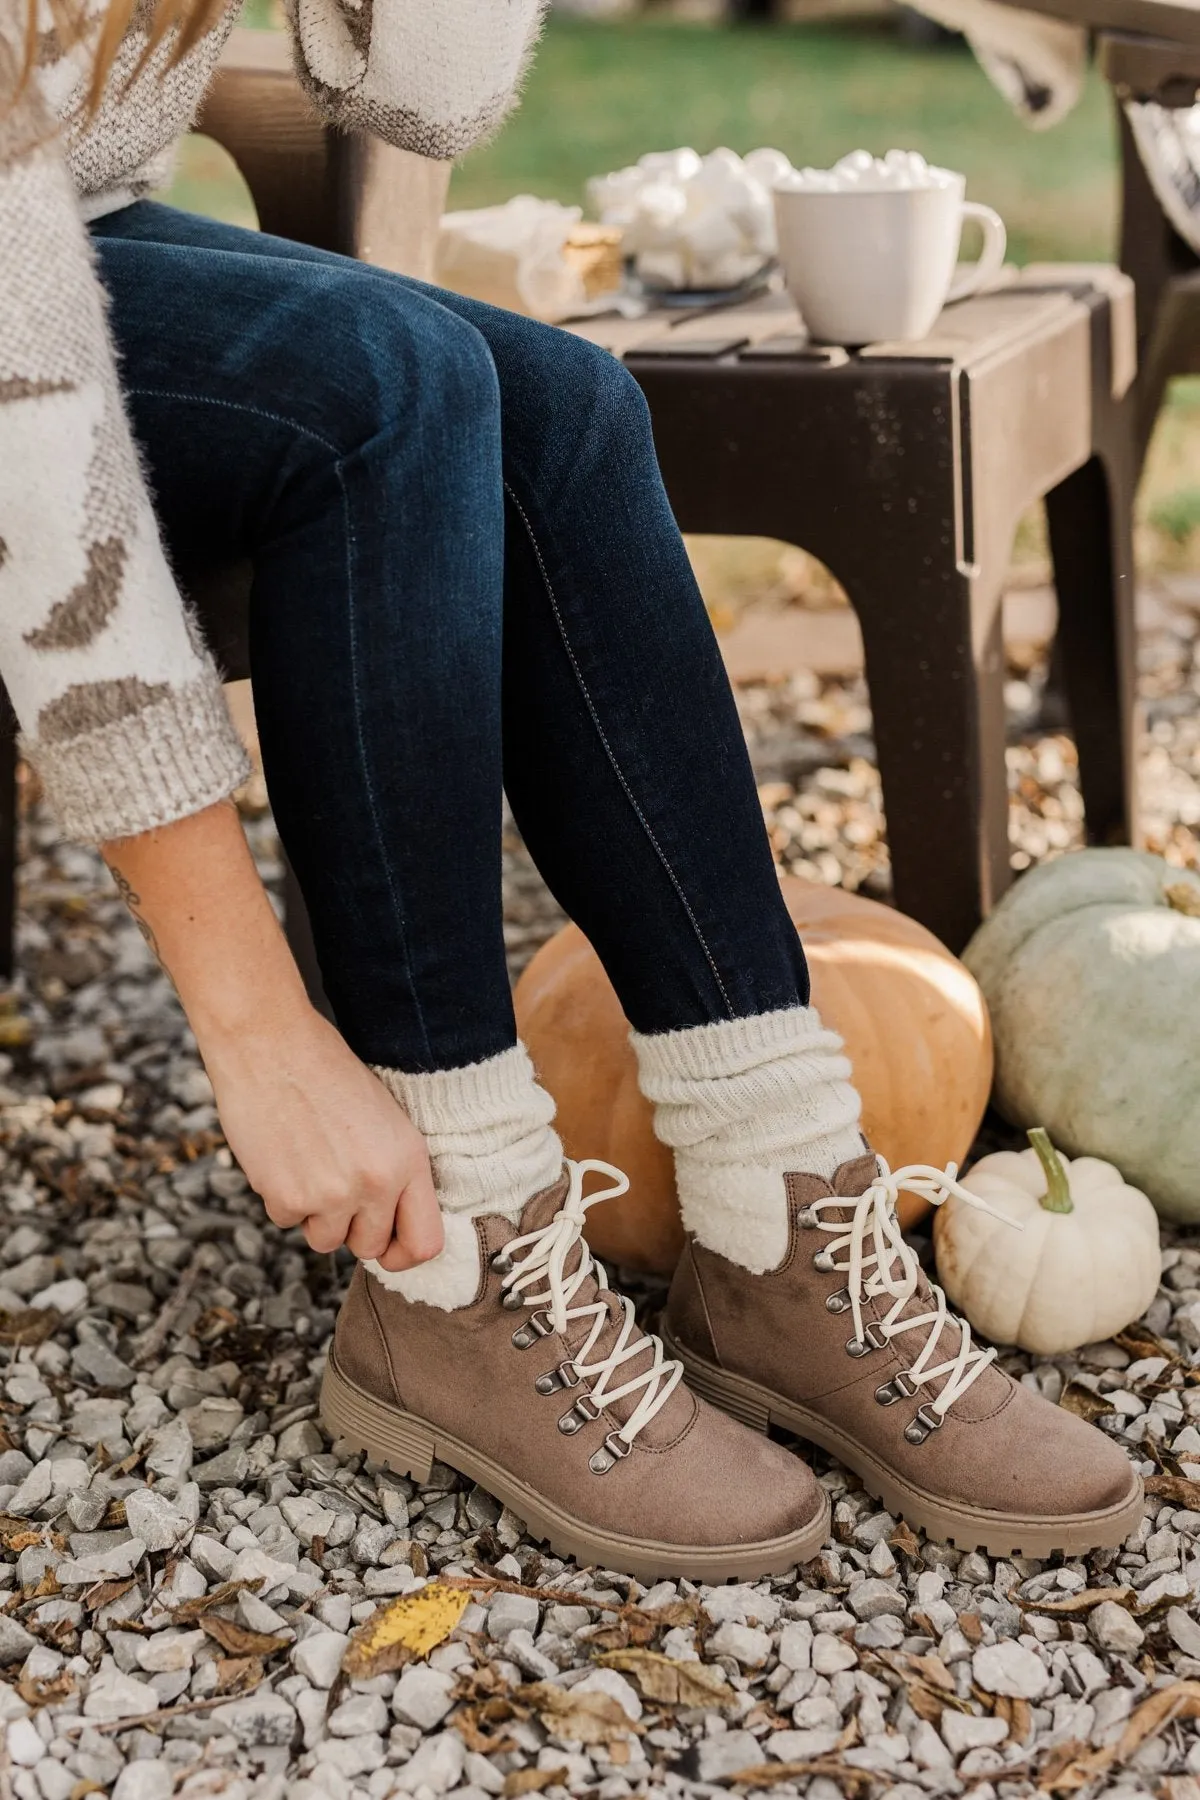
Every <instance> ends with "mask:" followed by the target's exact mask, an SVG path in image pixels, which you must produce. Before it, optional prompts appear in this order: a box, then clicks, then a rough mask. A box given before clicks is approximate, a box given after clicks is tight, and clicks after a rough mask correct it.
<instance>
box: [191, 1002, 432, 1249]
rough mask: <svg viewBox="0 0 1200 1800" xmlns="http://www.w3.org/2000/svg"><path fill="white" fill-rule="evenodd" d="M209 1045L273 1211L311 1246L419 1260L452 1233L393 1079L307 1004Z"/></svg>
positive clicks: (223, 1109)
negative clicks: (446, 1229)
mask: <svg viewBox="0 0 1200 1800" xmlns="http://www.w3.org/2000/svg"><path fill="white" fill-rule="evenodd" d="M200 1048H201V1053H202V1055H203V1057H204V1064H205V1067H206V1068H207V1070H208V1073H209V1078H210V1079H211V1081H212V1084H213V1090H214V1092H215V1094H216V1097H217V1111H218V1112H219V1113H220V1115H221V1124H222V1126H223V1127H224V1131H225V1136H226V1138H227V1139H228V1140H229V1147H230V1149H231V1150H232V1151H233V1153H234V1155H235V1156H236V1157H237V1159H238V1162H239V1163H240V1164H241V1166H242V1168H243V1169H244V1170H245V1173H246V1179H247V1180H248V1181H249V1183H250V1185H251V1187H253V1188H254V1189H255V1191H256V1192H257V1193H258V1194H260V1195H261V1196H262V1201H263V1205H264V1206H265V1207H266V1209H267V1216H268V1217H269V1218H271V1219H273V1220H274V1222H275V1224H276V1225H280V1226H282V1227H283V1228H284V1229H287V1228H288V1227H289V1226H293V1225H299V1226H301V1227H302V1229H303V1231H304V1235H305V1237H306V1238H307V1240H308V1243H309V1246H310V1247H311V1248H312V1249H313V1250H317V1251H331V1250H336V1249H337V1248H338V1246H339V1245H341V1244H345V1245H346V1246H347V1248H348V1249H350V1250H352V1251H353V1252H354V1254H355V1256H358V1257H361V1258H363V1259H364V1260H366V1259H369V1258H374V1259H375V1260H377V1261H378V1262H379V1264H380V1266H381V1267H382V1268H385V1269H391V1270H399V1269H410V1268H412V1267H413V1266H414V1265H415V1264H416V1263H421V1262H426V1261H428V1259H429V1258H430V1257H431V1256H436V1255H437V1254H438V1252H439V1251H440V1250H441V1248H442V1244H443V1241H444V1237H443V1232H442V1220H441V1214H440V1212H439V1211H438V1204H437V1200H436V1198H435V1195H434V1191H433V1177H432V1175H431V1174H430V1169H429V1157H428V1154H427V1153H426V1149H425V1140H424V1138H423V1137H422V1136H421V1134H420V1132H419V1131H418V1130H417V1128H416V1126H415V1125H413V1124H412V1123H411V1122H410V1121H409V1119H408V1118H407V1117H406V1115H405V1114H404V1113H403V1112H402V1111H401V1109H400V1107H399V1106H398V1105H397V1104H396V1102H395V1100H393V1098H392V1096H391V1095H390V1094H389V1093H388V1091H387V1089H386V1088H385V1087H384V1086H383V1084H382V1082H380V1081H379V1080H377V1079H376V1077H375V1076H374V1075H372V1074H371V1072H370V1070H369V1069H367V1068H365V1067H364V1065H363V1064H362V1063H360V1062H359V1060H358V1058H357V1057H356V1056H354V1055H353V1054H352V1052H351V1051H350V1050H349V1049H348V1048H347V1046H346V1044H345V1043H344V1042H343V1040H342V1038H341V1037H339V1035H338V1033H337V1032H336V1031H335V1030H334V1028H333V1026H332V1025H330V1024H329V1023H328V1022H327V1021H326V1020H325V1019H323V1018H322V1017H321V1015H320V1014H319V1013H317V1012H315V1011H314V1010H313V1009H312V1007H310V1006H308V1005H307V1002H305V1003H304V1010H303V1012H302V1013H301V1015H300V1016H299V1017H298V1018H293V1019H289V1020H288V1021H287V1023H286V1024H284V1022H283V1021H281V1022H280V1024H279V1025H278V1027H272V1026H268V1028H267V1030H266V1031H265V1032H264V1033H262V1034H255V1035H253V1036H250V1035H248V1034H246V1033H245V1032H242V1033H239V1034H238V1035H237V1037H236V1038H232V1039H226V1038H224V1037H222V1036H220V1035H218V1036H216V1037H214V1036H212V1035H211V1034H210V1035H209V1036H208V1039H207V1041H206V1042H202V1043H201V1046H200Z"/></svg>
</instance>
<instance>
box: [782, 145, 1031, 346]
mask: <svg viewBox="0 0 1200 1800" xmlns="http://www.w3.org/2000/svg"><path fill="white" fill-rule="evenodd" d="M936 174H937V177H938V179H937V180H936V181H931V182H930V183H929V184H928V185H921V186H912V187H890V188H885V187H879V188H871V187H848V188H841V189H836V190H829V189H819V188H801V187H787V186H782V187H777V188H776V189H775V219H776V224H777V227H778V231H779V259H780V262H781V263H782V265H783V273H784V279H785V280H786V282H787V285H788V289H789V292H790V293H791V295H792V298H793V299H794V300H795V302H796V304H797V306H798V307H799V308H800V312H801V314H802V316H803V319H804V323H805V324H806V325H807V327H808V330H809V333H810V335H811V336H812V337H814V338H816V339H818V340H819V341H820V342H822V343H833V344H876V343H884V342H895V341H904V340H908V341H912V340H913V339H916V338H923V337H927V336H928V334H929V332H930V330H931V329H932V327H933V324H934V322H935V320H936V319H937V316H938V314H939V313H940V312H941V310H942V308H943V306H945V305H946V303H947V302H948V301H950V300H965V299H966V297H967V295H968V294H974V293H977V292H978V291H979V290H980V289H981V288H983V287H986V286H987V284H988V283H989V282H991V281H994V280H995V278H996V276H997V275H998V274H999V272H1000V269H1001V267H1002V265H1003V263H1004V251H1005V246H1006V243H1007V238H1006V234H1005V230H1004V221H1003V220H1002V219H1001V217H1000V215H999V213H995V212H993V211H992V209H991V207H990V206H980V205H978V203H977V202H975V201H973V200H966V199H964V197H963V192H964V189H965V187H966V181H965V179H964V177H963V176H962V175H956V174H952V173H951V172H949V171H947V170H938V171H936ZM964 219H977V220H978V221H979V224H980V225H981V226H982V227H983V250H982V253H981V255H980V258H979V261H978V262H977V263H975V264H974V265H973V266H972V267H970V268H968V269H965V270H964V271H963V272H962V274H961V275H960V276H959V277H958V278H957V280H956V279H955V267H956V264H957V261H958V247H959V240H960V238H961V236H962V226H963V220H964Z"/></svg>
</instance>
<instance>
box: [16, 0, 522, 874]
mask: <svg viewBox="0 0 1200 1800" xmlns="http://www.w3.org/2000/svg"><path fill="white" fill-rule="evenodd" d="M43 3H44V0H43ZM541 8H542V0H293V3H292V17H291V25H292V34H293V40H294V45H295V57H296V64H297V70H298V73H299V76H300V79H301V81H302V82H303V83H304V85H305V87H306V88H307V90H308V92H309V93H310V94H311V96H312V98H313V99H314V100H315V102H316V104H317V105H318V106H319V107H320V108H321V109H322V111H323V112H325V113H326V114H327V115H328V116H329V117H331V118H332V119H334V120H336V121H337V122H338V123H340V124H343V125H346V126H352V127H361V128H364V129H367V130H370V131H372V132H375V133H376V134H378V135H379V136H382V137H384V138H386V139H387V141H388V142H390V143H393V144H397V145H400V146H401V147H402V148H404V149H408V150H414V151H417V152H418V153H420V154H422V155H425V156H431V157H438V158H444V159H448V158H451V157H454V156H457V155H459V154H460V153H461V152H462V151H464V150H466V149H468V148H469V147H470V145H471V144H472V143H474V142H476V141H477V140H478V139H479V138H480V137H481V136H482V135H483V134H484V133H486V132H487V131H488V130H489V129H490V128H491V127H492V126H493V125H494V124H495V123H496V122H497V121H498V120H499V119H500V118H501V117H503V115H504V113H505V112H506V110H507V109H508V107H509V106H510V105H511V104H512V100H513V96H514V94H515V92H516V90H517V87H518V86H519V83H520V78H521V74H522V71H523V68H524V66H525V62H526V60H527V58H528V55H529V52H530V48H531V45H532V43H533V40H534V38H535V36H536V33H537V28H538V22H539V18H540V14H541ZM89 11H91V12H94V15H95V19H94V24H93V33H92V36H90V37H89V36H85V37H84V39H83V40H82V41H81V42H79V43H78V44H75V45H73V46H71V47H69V48H64V46H63V44H62V43H61V41H60V39H59V36H58V34H57V33H56V31H55V29H54V22H53V19H52V17H51V16H50V14H49V13H48V12H46V14H45V16H44V17H40V18H39V24H40V25H41V27H42V29H41V30H40V31H39V33H38V37H37V46H36V55H35V64H34V68H33V71H32V74H31V76H30V77H29V78H27V79H26V80H24V81H22V80H21V70H22V67H23V57H24V48H23V46H24V30H25V17H26V14H25V0H0V676H2V677H3V680H4V683H5V686H6V687H7V689H8V693H9V696H10V698H11V700H12V703H13V707H14V709H15V711H16V714H17V719H18V722H19V725H20V727H21V731H22V737H23V743H24V748H25V752H26V754H27V755H28V757H29V758H30V760H31V762H32V763H33V765H34V767H35V768H36V769H37V771H38V773H39V774H40V776H41V780H42V783H43V786H44V789H45V792H46V795H47V798H48V800H49V802H50V804H51V807H52V808H53V810H54V811H55V813H56V815H57V817H58V820H59V823H60V824H61V826H62V828H63V830H64V831H65V832H66V834H67V835H68V836H71V837H75V838H79V839H83V840H87V841H92V842H103V841H105V840H107V839H111V838H119V837H126V836H130V835H132V834H134V833H136V832H140V831H147V830H150V829H151V828H153V827H155V826H158V825H164V824H168V823H170V822H171V821H172V820H175V819H179V818H183V817H186V816H187V815H188V814H189V813H193V812H197V811H199V810H200V809H201V808H202V807H205V806H208V805H211V804H212V803H213V802H214V801H217V800H220V799H222V798H224V797H225V796H226V795H228V794H229V793H231V792H232V791H233V789H234V788H235V787H236V786H237V785H238V784H239V783H240V782H241V781H242V780H243V779H244V778H245V774H246V759H245V753H244V751H243V749H242V747H241V744H240V742H239V739H238V737H237V734H236V732H235V731H234V729H233V725H232V723H231V721H230V717H229V713H228V710H227V708H226V705H225V700H224V695H223V693H222V690H221V685H220V680H219V673H218V671H217V669H216V668H215V666H214V663H213V660H212V657H211V656H210V654H209V652H208V650H207V648H206V646H205V645H204V643H203V641H202V638H201V635H200V633H199V631H198V629H197V627H196V624H195V621H194V620H193V619H192V618H191V617H190V616H189V614H188V612H187V608H186V606H185V604H184V601H183V599H182V597H181V595H180V593H179V589H178V587H177V586H176V584H175V581H174V579H173V576H172V573H171V570H170V568H169V566H168V563H167V560H166V557H165V555H164V551H163V546H162V542H161V538H160V535H159V531H158V526H157V523H156V520H155V516H154V509H153V505H152V502H151V498H150V495H149V493H148V491H147V487H146V483H145V479H144V476H143V474H142V471H141V468H140V466H139V462H138V456H137V450H136V447H135V445H134V442H133V439H132V436H131V433H130V430H129V425H128V422H127V419H126V416H125V411H124V406H123V403H122V399H121V392H120V381H119V374H118V370H117V368H116V364H115V361H114V356H113V351H112V346H111V342H110V339H109V336H108V332H107V328H106V324H105V316H104V297H103V292H102V289H101V287H100V284H99V282H98V280H97V277H96V274H95V271H94V268H93V264H92V260H91V255H90V249H89V244H88V238H87V233H86V229H85V225H84V220H85V219H86V218H89V217H95V216H97V215H98V214H100V213H102V212H104V211H106V210H112V209H113V208H114V207H116V206H121V205H125V204H127V203H128V202H129V201H130V200H132V199H134V198H136V197H138V196H139V195H142V194H145V193H146V192H148V191H149V190H150V189H151V188H153V187H156V186H160V185H161V184H162V183H163V181H164V180H165V179H166V177H167V175H168V174H169V167H170V160H171V153H172V146H173V145H174V143H175V141H176V140H177V139H178V137H179V136H180V134H181V133H182V132H183V131H185V130H186V129H187V127H188V125H189V124H190V122H191V120H192V118H193V116H194V114H195V112H196V109H197V107H198V106H199V103H200V99H201V97H202V95H203V93H204V89H205V87H206V86H207V84H208V81H209V78H210V77H211V75H212V72H213V69H214V67H215V65H216V62H217V58H218V56H219V55H220V51H221V48H222V45H223V43H224V41H225V38H226V37H227V35H228V33H229V31H230V30H231V28H232V26H233V22H234V18H235V15H236V11H237V5H236V0H231V4H230V6H229V8H228V11H227V12H226V14H225V15H224V17H223V18H222V20H221V21H220V23H219V24H218V25H217V27H216V28H215V29H214V30H213V31H212V32H211V33H210V34H209V36H208V37H206V38H205V39H204V40H203V41H202V42H201V43H200V44H198V45H197V46H196V47H195V49H194V50H192V51H191V53H190V54H189V55H188V56H187V57H186V58H184V59H183V61H182V62H180V63H179V64H178V65H177V66H176V67H174V68H172V69H169V70H166V69H165V64H166V62H167V54H166V51H165V50H164V51H162V52H161V53H159V54H158V55H157V56H156V57H155V59H153V61H152V62H151V64H150V66H149V67H147V68H146V69H145V70H144V71H143V72H142V74H141V75H140V76H138V78H137V80H136V81H133V82H132V84H131V83H130V77H131V75H132V73H133V71H134V70H135V68H136V67H137V64H138V61H139V58H140V56H141V54H142V50H143V48H144V44H145V36H144V33H145V14H144V12H143V13H141V14H139V13H136V12H135V15H134V22H133V25H132V26H131V29H130V31H129V33H128V35H127V37H126V39H125V41H124V42H123V44H122V46H121V49H120V52H119V55H118V59H117V63H116V65H115V67H114V70H113V74H112V77H111V79H110V81H109V83H108V88H107V91H106V95H105V98H104V100H103V102H102V105H101V107H100V109H99V111H98V112H97V113H96V114H95V115H94V116H93V117H92V118H91V119H87V118H85V117H84V114H83V109H82V104H81V102H82V96H83V94H84V93H85V92H86V85H87V74H88V66H89V58H90V54H91V49H92V43H93V41H94V30H95V27H96V26H97V25H98V22H99V19H100V17H101V16H102V13H103V0H89Z"/></svg>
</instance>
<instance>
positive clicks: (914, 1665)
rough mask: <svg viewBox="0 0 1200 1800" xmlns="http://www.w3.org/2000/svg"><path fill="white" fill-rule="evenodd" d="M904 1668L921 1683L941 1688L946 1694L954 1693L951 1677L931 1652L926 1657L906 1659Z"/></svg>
mask: <svg viewBox="0 0 1200 1800" xmlns="http://www.w3.org/2000/svg"><path fill="white" fill-rule="evenodd" d="M904 1666H905V1668H906V1669H911V1670H912V1672H913V1674H914V1675H916V1676H917V1677H919V1679H920V1680H921V1681H924V1682H927V1683H928V1685H929V1686H930V1687H934V1688H941V1689H942V1691H943V1692H944V1693H947V1694H952V1693H954V1691H955V1688H954V1677H953V1675H952V1674H951V1673H950V1671H949V1669H948V1668H947V1667H946V1665H945V1663H944V1662H943V1661H942V1659H941V1657H940V1656H937V1655H935V1654H934V1653H933V1652H932V1651H931V1652H930V1654H929V1655H928V1656H908V1657H906V1658H905V1660H904Z"/></svg>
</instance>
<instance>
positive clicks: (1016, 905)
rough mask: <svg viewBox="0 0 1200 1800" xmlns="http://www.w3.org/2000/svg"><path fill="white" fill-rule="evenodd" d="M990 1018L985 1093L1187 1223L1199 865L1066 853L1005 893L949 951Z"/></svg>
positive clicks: (1199, 1060) (1194, 1125)
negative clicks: (1113, 1170) (959, 957)
mask: <svg viewBox="0 0 1200 1800" xmlns="http://www.w3.org/2000/svg"><path fill="white" fill-rule="evenodd" d="M963 960H964V961H965V962H966V965H967V967H968V968H969V969H970V971H971V973H972V974H973V975H974V976H975V979H976V980H977V981H978V983H979V985H980V987H981V988H982V989H983V993H984V997H985V999H986V1000H987V1003H988V1009H989V1011H990V1013H991V1017H992V1032H993V1035H994V1037H995V1042H996V1081H995V1092H994V1097H995V1101H996V1104H997V1105H998V1106H999V1108H1000V1110H1001V1112H1003V1113H1004V1115H1005V1117H1006V1118H1009V1119H1011V1120H1012V1121H1013V1123H1014V1124H1016V1125H1022V1126H1030V1125H1044V1126H1045V1127H1046V1129H1047V1131H1048V1132H1049V1133H1050V1135H1051V1137H1052V1138H1053V1139H1054V1141H1055V1142H1056V1143H1057V1144H1059V1145H1061V1146H1062V1148H1063V1149H1064V1150H1066V1151H1067V1152H1068V1153H1069V1154H1070V1155H1071V1156H1099V1157H1103V1158H1104V1159H1105V1160H1106V1161H1108V1162H1112V1163H1115V1164H1116V1165H1117V1167H1118V1168H1119V1169H1120V1171H1121V1173H1122V1175H1123V1176H1124V1177H1125V1179H1126V1181H1128V1182H1131V1183H1132V1184H1133V1185H1134V1186H1135V1187H1139V1188H1142V1189H1143V1190H1144V1191H1145V1193H1147V1194H1148V1195H1149V1196H1150V1198H1151V1200H1152V1201H1153V1202H1154V1204H1155V1206H1156V1207H1157V1209H1158V1211H1159V1212H1160V1213H1161V1214H1162V1215H1163V1216H1164V1218H1168V1219H1179V1220H1183V1221H1186V1222H1189V1223H1190V1222H1194V1221H1196V1220H1200V876H1197V875H1195V874H1192V873H1191V872H1189V871H1187V870H1184V869H1177V868H1172V866H1171V865H1170V864H1169V863H1166V862H1164V861H1163V860H1162V858H1161V857H1158V856H1150V855H1148V854H1146V853H1145V852H1144V851H1140V850H1081V851H1079V852H1077V853H1076V854H1075V855H1073V856H1064V857H1060V858H1058V859H1057V860H1056V861H1054V862H1049V863H1043V864H1042V865H1041V866H1040V867H1039V868H1036V869H1033V870H1032V871H1031V872H1030V873H1029V874H1028V875H1025V876H1022V878H1021V880H1020V881H1018V882H1017V883H1016V885H1015V886H1014V887H1013V888H1011V889H1010V890H1009V892H1008V893H1007V894H1006V895H1005V896H1004V899H1003V900H1002V901H1001V902H1000V905H999V906H998V907H997V908H996V910H995V912H994V913H993V914H992V916H991V918H990V919H988V920H987V921H986V922H985V923H984V924H983V925H982V926H981V927H980V929H979V930H978V931H977V932H976V934H975V936H974V938H973V939H972V940H971V942H970V944H969V945H968V947H967V950H966V954H965V956H964V959H963Z"/></svg>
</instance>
